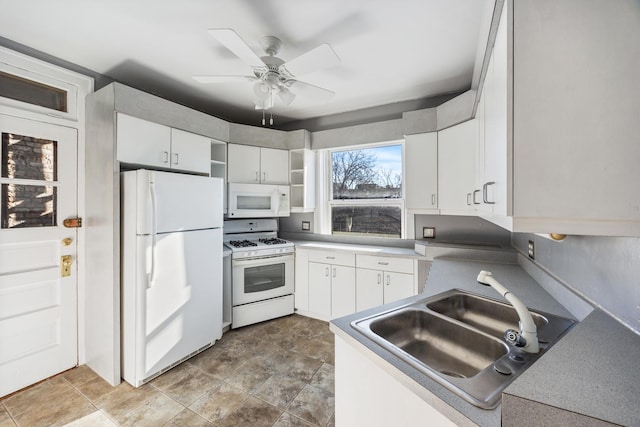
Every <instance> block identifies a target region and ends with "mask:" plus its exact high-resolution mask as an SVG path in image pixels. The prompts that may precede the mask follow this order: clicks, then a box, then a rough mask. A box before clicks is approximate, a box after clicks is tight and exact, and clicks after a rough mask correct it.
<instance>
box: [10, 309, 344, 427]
mask: <svg viewBox="0 0 640 427" xmlns="http://www.w3.org/2000/svg"><path fill="white" fill-rule="evenodd" d="M54 425H55V426H61V425H69V426H91V427H100V426H114V425H121V426H128V425H135V426H181V427H182V426H218V427H225V426H251V427H260V426H274V427H284V426H322V427H324V426H333V425H334V344H333V334H332V333H331V332H330V331H329V326H328V324H327V323H326V322H321V321H318V320H314V319H310V318H306V317H303V316H299V315H297V314H294V315H291V316H287V317H283V318H280V319H274V320H271V321H269V322H264V323H259V324H256V325H251V326H247V327H244V328H240V329H238V330H232V331H229V332H227V333H225V334H224V336H223V337H222V339H221V340H220V341H218V342H217V343H216V344H215V345H214V346H213V347H211V348H210V349H208V350H206V351H204V352H202V353H200V354H199V355H197V356H195V357H193V358H191V359H189V360H187V361H186V362H184V363H182V364H181V365H179V366H177V367H175V368H173V369H172V370H171V371H169V372H166V373H165V374H163V375H161V376H160V377H158V378H155V379H154V380H153V381H151V382H149V383H147V384H145V385H144V386H142V387H139V388H137V389H135V388H133V387H131V386H130V385H129V384H127V383H124V382H123V383H122V384H120V385H119V386H117V387H111V386H110V385H109V384H107V383H106V382H105V381H103V380H102V379H101V378H99V377H98V376H97V375H96V374H94V373H93V371H91V370H90V369H89V368H87V367H86V366H80V367H78V368H75V369H72V370H70V371H67V372H64V373H62V374H60V375H57V376H55V377H53V378H50V379H48V380H46V381H43V382H41V383H39V384H37V385H35V386H32V387H30V388H27V389H25V390H23V391H20V392H18V393H15V394H13V395H10V396H8V397H6V398H4V399H2V400H1V401H0V427H9V426H11V427H15V426H20V427H22V426H54Z"/></svg>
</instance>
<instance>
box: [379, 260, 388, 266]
mask: <svg viewBox="0 0 640 427" xmlns="http://www.w3.org/2000/svg"><path fill="white" fill-rule="evenodd" d="M378 264H379V265H389V263H388V262H383V261H378Z"/></svg>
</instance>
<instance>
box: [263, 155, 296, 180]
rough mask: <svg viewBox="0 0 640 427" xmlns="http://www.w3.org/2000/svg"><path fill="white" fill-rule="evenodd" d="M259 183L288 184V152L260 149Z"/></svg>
mask: <svg viewBox="0 0 640 427" xmlns="http://www.w3.org/2000/svg"><path fill="white" fill-rule="evenodd" d="M260 182H262V183H263V184H285V185H286V184H289V151H287V150H277V149H274V148H261V149H260Z"/></svg>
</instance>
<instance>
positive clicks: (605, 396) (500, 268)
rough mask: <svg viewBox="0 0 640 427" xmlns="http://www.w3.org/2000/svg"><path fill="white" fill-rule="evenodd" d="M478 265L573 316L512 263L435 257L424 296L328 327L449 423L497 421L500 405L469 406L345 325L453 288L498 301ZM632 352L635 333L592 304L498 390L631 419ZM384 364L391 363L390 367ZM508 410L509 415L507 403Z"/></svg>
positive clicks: (638, 411)
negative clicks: (479, 277) (481, 278)
mask: <svg viewBox="0 0 640 427" xmlns="http://www.w3.org/2000/svg"><path fill="white" fill-rule="evenodd" d="M480 270H489V271H491V272H492V273H493V275H494V276H495V277H496V278H497V279H498V280H499V281H500V282H501V283H503V284H504V285H505V286H507V287H508V288H509V289H510V290H511V291H512V292H513V293H514V294H516V295H517V296H518V297H519V298H520V299H522V301H523V302H524V303H525V305H527V306H528V307H530V308H532V309H538V310H541V311H545V312H548V313H552V314H557V315H560V316H565V317H569V318H573V316H571V314H570V313H569V312H568V311H567V309H565V308H564V307H563V306H562V305H561V304H560V303H559V302H558V301H556V300H555V299H554V298H553V297H552V296H551V295H549V294H548V293H547V292H546V291H545V290H544V289H543V288H542V287H541V286H540V285H539V284H538V283H537V282H536V281H535V280H534V279H533V278H531V276H529V275H528V274H527V273H526V272H525V271H524V270H523V269H522V268H521V267H520V266H518V265H517V264H504V263H495V262H488V261H477V260H475V261H470V260H459V259H450V258H442V259H440V258H439V259H435V260H434V262H433V265H432V267H431V272H430V275H429V279H428V281H427V284H426V286H425V290H424V293H423V294H421V295H418V296H416V297H411V298H407V299H405V300H402V301H397V302H395V303H392V304H387V305H385V306H383V307H377V308H373V309H370V310H367V311H364V312H360V313H356V314H354V315H350V316H346V317H343V318H339V319H334V320H332V321H331V330H332V331H333V332H334V333H335V334H336V335H337V336H339V337H341V338H343V339H344V340H346V341H347V342H350V343H351V344H352V345H354V346H356V347H359V348H361V347H362V346H364V347H366V348H367V349H368V350H370V352H367V351H366V350H364V351H365V352H366V353H367V356H368V357H369V358H370V359H372V360H378V361H379V363H381V366H382V365H384V366H385V367H386V370H387V371H388V372H390V373H391V374H392V375H394V378H395V379H396V380H398V381H399V382H401V383H402V384H404V385H405V386H406V387H408V388H409V389H411V390H412V391H413V392H414V393H416V394H417V395H418V396H420V397H421V398H422V399H423V400H425V401H426V402H427V403H429V404H431V406H434V407H435V408H436V409H438V410H439V411H440V412H442V413H443V414H444V415H446V416H448V417H449V418H451V419H452V420H454V422H456V423H458V424H477V425H481V426H499V425H501V412H502V406H498V407H497V408H496V409H494V410H483V409H480V408H477V407H475V406H473V405H471V404H469V403H468V402H466V401H464V400H462V399H461V398H459V397H458V396H456V395H455V394H454V393H452V392H450V391H449V390H447V389H446V388H444V387H442V386H441V385H439V384H437V383H436V382H434V381H433V380H431V379H429V378H428V377H427V376H426V375H424V374H421V373H420V372H418V371H417V370H415V369H413V368H412V367H410V366H409V365H407V364H405V363H404V362H402V361H400V360H399V359H397V358H396V357H394V356H393V355H391V354H390V353H388V352H386V351H385V350H384V349H382V348H381V347H379V346H377V345H376V344H374V343H373V342H371V341H369V340H368V339H366V338H365V337H364V336H362V335H360V334H359V333H358V332H357V331H355V330H354V329H352V328H351V326H350V323H351V322H352V321H354V320H358V319H361V318H363V317H366V316H370V315H374V314H377V313H380V312H382V311H386V310H390V309H393V308H396V307H399V306H402V305H405V304H407V303H410V302H411V301H413V300H416V299H420V298H424V297H425V296H431V295H435V294H438V293H441V292H444V291H447V290H449V289H453V288H458V289H463V290H468V291H470V292H474V293H477V294H481V295H486V296H489V297H492V298H496V299H502V298H501V297H500V295H499V294H498V293H496V292H495V291H494V290H493V289H492V288H490V287H485V286H480V285H478V284H477V282H476V277H477V275H478V272H479V271H480ZM594 343H595V344H596V345H594ZM372 354H373V356H372ZM637 354H640V337H638V336H637V335H636V334H634V333H633V332H632V331H630V330H628V329H627V328H625V327H624V326H623V325H621V324H620V323H618V322H617V321H615V320H614V319H612V318H610V317H609V316H607V315H606V314H604V313H602V312H601V311H598V310H595V311H593V312H592V313H591V314H590V315H588V316H587V317H586V318H585V319H584V320H583V321H582V322H581V323H579V324H577V325H576V326H575V327H574V328H573V329H572V330H570V331H569V332H568V333H567V335H565V336H564V337H563V338H562V339H561V340H560V341H559V342H558V343H556V344H555V345H554V346H553V347H552V348H551V349H549V350H547V352H546V353H545V354H544V355H542V357H541V358H540V359H539V360H538V361H536V363H534V364H533V365H532V366H531V367H530V368H529V369H527V370H526V371H525V372H524V373H523V374H521V375H520V376H519V377H518V378H516V380H514V382H513V383H512V384H511V385H509V386H508V387H507V388H506V390H505V391H504V392H505V393H507V394H509V395H513V396H518V397H521V398H523V399H527V400H535V401H538V402H541V403H542V404H544V405H549V406H553V407H555V408H560V409H564V410H566V411H572V412H575V413H578V414H586V415H587V416H590V417H593V418H597V419H598V420H606V421H609V422H613V423H618V424H622V425H638V424H639V423H640V407H639V406H638V403H637V397H638V396H640V370H638V369H637V366H636V365H637V357H636V355H637ZM388 365H391V366H392V367H393V368H395V369H391V370H389V369H388ZM509 409H510V413H513V408H512V407H510V408H509ZM505 410H506V408H505ZM516 412H517V411H516ZM512 421H514V420H512ZM596 421H597V420H596ZM513 424H515V425H517V423H513Z"/></svg>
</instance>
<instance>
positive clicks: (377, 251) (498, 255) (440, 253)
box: [292, 240, 517, 263]
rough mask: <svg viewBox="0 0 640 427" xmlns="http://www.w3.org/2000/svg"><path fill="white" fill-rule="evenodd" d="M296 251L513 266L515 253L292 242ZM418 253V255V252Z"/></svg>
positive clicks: (455, 246)
mask: <svg viewBox="0 0 640 427" xmlns="http://www.w3.org/2000/svg"><path fill="white" fill-rule="evenodd" d="M292 241H293V243H294V244H295V245H296V248H302V249H324V250H332V251H334V250H335V251H350V252H355V253H357V254H368V255H383V256H399V257H409V258H415V259H421V260H425V261H432V260H433V259H434V258H437V257H444V256H447V257H455V258H464V259H481V260H494V261H498V262H509V263H514V262H516V259H517V252H516V250H515V249H513V248H511V247H501V246H478V245H470V244H469V245H466V244H460V243H445V242H427V241H425V242H418V243H416V247H415V248H400V247H390V246H375V245H359V244H348V243H333V242H323V241H317V240H292ZM417 251H420V253H419V252H417Z"/></svg>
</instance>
